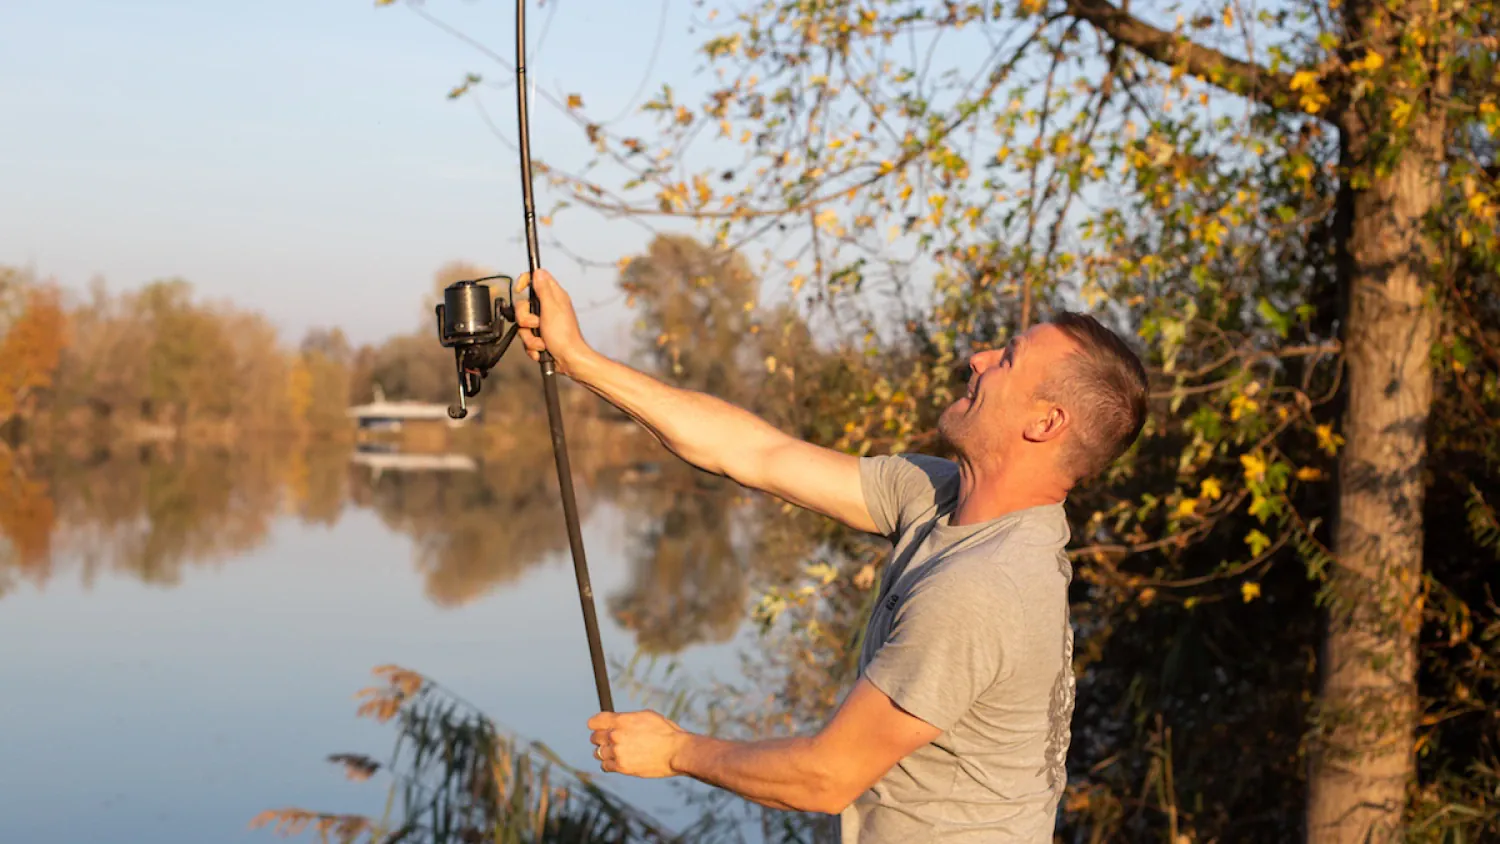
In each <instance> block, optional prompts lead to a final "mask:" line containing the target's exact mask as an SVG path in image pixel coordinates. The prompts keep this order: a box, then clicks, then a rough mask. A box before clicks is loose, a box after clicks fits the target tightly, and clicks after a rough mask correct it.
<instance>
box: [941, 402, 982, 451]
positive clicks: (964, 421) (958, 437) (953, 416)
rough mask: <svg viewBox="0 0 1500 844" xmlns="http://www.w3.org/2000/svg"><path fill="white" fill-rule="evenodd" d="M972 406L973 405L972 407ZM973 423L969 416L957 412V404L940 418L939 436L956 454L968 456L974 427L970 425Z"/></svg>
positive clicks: (952, 405) (950, 407) (950, 406)
mask: <svg viewBox="0 0 1500 844" xmlns="http://www.w3.org/2000/svg"><path fill="white" fill-rule="evenodd" d="M972 406H973V405H972V403H971V404H970V407H972ZM971 421H972V420H970V419H968V418H967V414H964V413H960V412H959V411H958V410H957V404H956V403H955V404H951V405H949V406H948V409H947V410H944V411H943V415H942V416H939V417H938V423H937V431H938V436H939V437H941V438H942V439H943V441H944V442H946V443H947V444H948V446H949V447H950V448H952V449H953V450H954V451H955V452H957V453H959V454H961V455H965V456H967V455H968V453H969V450H968V448H967V447H966V446H967V445H968V442H969V436H968V435H969V434H970V433H971V432H970V428H971V427H972V426H971V425H970V424H969V423H970V422H971Z"/></svg>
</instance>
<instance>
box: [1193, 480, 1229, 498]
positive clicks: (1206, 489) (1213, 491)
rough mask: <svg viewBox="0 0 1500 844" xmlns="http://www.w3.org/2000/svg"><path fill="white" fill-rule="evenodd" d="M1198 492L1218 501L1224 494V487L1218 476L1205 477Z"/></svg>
mask: <svg viewBox="0 0 1500 844" xmlns="http://www.w3.org/2000/svg"><path fill="white" fill-rule="evenodd" d="M1198 494H1199V495H1201V496H1203V497H1204V498H1207V499H1209V500H1210V501H1218V500H1219V499H1220V498H1221V497H1222V496H1223V495H1224V488H1223V487H1222V486H1220V485H1219V479H1218V478H1204V479H1203V483H1202V484H1200V485H1199V486H1198Z"/></svg>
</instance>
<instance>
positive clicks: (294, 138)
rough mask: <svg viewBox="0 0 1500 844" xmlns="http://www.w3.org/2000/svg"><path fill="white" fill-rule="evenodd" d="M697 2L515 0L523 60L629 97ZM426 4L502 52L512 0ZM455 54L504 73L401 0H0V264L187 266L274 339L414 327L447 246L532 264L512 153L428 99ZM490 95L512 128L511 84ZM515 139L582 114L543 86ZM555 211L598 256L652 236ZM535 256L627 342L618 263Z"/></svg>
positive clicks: (606, 340)
mask: <svg viewBox="0 0 1500 844" xmlns="http://www.w3.org/2000/svg"><path fill="white" fill-rule="evenodd" d="M690 5H691V4H690V3H689V2H688V0H675V1H674V0H665V2H657V0H649V2H648V0H630V2H626V1H625V0H548V2H546V3H545V4H542V5H538V4H537V3H536V2H535V0H533V2H531V3H530V4H529V18H528V27H527V28H528V34H529V35H530V39H531V40H530V43H531V44H532V50H533V56H532V58H531V62H530V65H529V67H528V71H529V73H530V74H531V75H532V77H533V82H534V84H535V85H536V86H538V87H541V88H546V89H548V90H551V91H553V92H555V93H557V94H559V95H565V94H567V93H579V94H581V95H582V96H583V97H584V100H585V102H586V103H587V104H588V105H589V107H590V112H591V113H598V114H602V115H604V116H609V115H612V114H614V113H616V112H618V111H619V110H620V109H624V108H626V107H628V106H630V105H631V104H632V103H635V104H638V103H639V101H640V98H639V97H636V96H634V95H635V94H636V93H637V92H638V90H639V89H640V86H641V85H642V83H643V82H644V81H646V80H649V82H648V84H647V88H646V90H647V91H648V93H649V91H651V90H654V89H656V88H657V87H659V83H660V82H661V81H663V80H666V81H670V82H672V83H673V84H674V87H683V84H684V83H685V82H686V83H689V84H690V83H691V80H692V79H693V78H694V76H695V72H696V70H697V69H699V68H700V67H701V62H700V61H699V59H698V58H697V57H695V55H694V51H695V50H696V48H697V46H698V45H699V44H700V43H701V42H702V41H703V40H704V38H705V35H704V34H703V33H702V32H698V33H691V32H690V31H689V29H690V23H691V21H690V15H691V13H692V11H693V10H692V9H691V8H690ZM422 8H423V9H425V10H426V11H427V12H429V13H430V14H432V15H434V16H436V17H438V18H441V19H442V20H443V21H445V22H447V23H449V24H451V25H452V26H454V27H456V28H457V29H459V30H461V31H462V32H464V33H466V34H468V35H471V36H473V37H475V38H477V39H479V40H481V41H484V42H485V43H486V44H487V45H488V46H489V47H491V48H492V49H494V50H495V51H496V52H498V53H500V54H501V55H503V56H505V57H507V58H509V57H510V56H512V55H513V53H514V28H513V25H514V21H513V15H514V5H513V4H512V3H511V2H509V0H427V2H426V3H425V4H424V5H423V6H422ZM554 8H556V12H555V13H553V12H552V10H553V9H554ZM549 16H550V17H551V20H550V23H549V22H548V18H549ZM659 29H660V31H661V32H663V33H664V37H663V38H662V39H661V48H660V50H659V51H657V53H656V57H655V59H654V62H653V59H652V54H653V51H652V47H653V45H654V44H655V43H657V39H658V31H659ZM469 72H478V73H481V74H484V75H485V76H486V77H487V78H488V79H493V80H496V81H501V82H503V81H508V80H509V79H511V78H513V76H512V75H511V74H510V73H508V72H507V71H506V70H505V69H504V68H501V67H500V66H498V65H496V64H495V63H494V62H493V61H492V60H490V59H488V58H485V57H484V56H483V55H482V54H481V53H479V52H478V51H476V50H475V49H473V48H472V47H470V46H468V45H466V44H464V43H463V42H462V41H460V40H458V39H456V38H454V37H453V36H452V35H450V34H447V33H445V32H443V31H442V30H440V29H439V28H437V27H434V26H433V25H432V24H430V23H429V22H427V21H425V20H423V19H422V18H421V17H420V16H419V15H418V14H416V13H414V12H413V11H412V10H411V9H409V8H406V7H403V6H401V5H399V4H398V5H396V6H390V7H380V8H377V7H376V6H375V4H374V2H373V0H314V2H309V0H238V2H229V0H218V1H217V2H203V0H196V2H190V1H189V0H129V2H120V0H5V2H3V3H0V115H3V118H0V119H3V124H0V125H3V127H4V128H3V129H0V264H9V265H13V266H22V267H29V268H31V269H33V270H35V271H36V272H37V273H38V274H39V275H41V276H42V277H52V278H55V279H56V280H57V281H58V282H60V283H61V284H62V285H63V286H65V287H67V288H69V289H72V290H78V291H82V290H84V289H86V288H87V286H88V285H89V284H90V283H91V282H92V281H93V280H94V279H103V280H104V282H105V284H106V285H107V286H108V288H109V289H110V290H114V291H119V290H126V289H132V288H135V287H138V286H140V285H143V284H145V283H148V282H150V281H152V280H155V279H164V278H173V277H176V278H183V279H186V280H188V281H190V282H191V283H192V284H193V287H194V289H195V290H196V291H197V292H198V295H199V296H200V297H202V298H204V299H209V300H228V301H231V302H233V303H234V304H236V305H237V306H239V307H243V308H248V309H253V310H256V311H260V312H262V313H264V314H266V315H267V316H268V317H269V318H270V319H271V320H272V321H273V322H274V323H275V324H276V325H277V326H278V327H279V328H280V329H281V331H282V336H283V338H284V339H285V340H286V341H287V342H289V343H295V342H296V341H297V340H298V339H300V337H301V336H302V335H303V333H304V332H305V331H306V330H307V329H308V328H310V327H314V326H324V325H337V326H339V327H341V328H343V329H344V330H345V332H346V333H347V334H348V335H349V336H350V337H351V339H353V340H354V341H356V342H372V343H373V342H379V341H380V340H381V339H383V338H385V337H387V336H389V335H391V334H394V333H398V332H405V331H410V330H412V329H413V328H420V327H424V326H428V325H430V324H431V322H432V319H431V317H430V315H429V313H428V312H427V311H426V310H425V309H424V305H423V302H424V297H425V295H426V294H427V293H428V291H429V290H430V289H431V286H432V276H433V274H434V272H435V271H436V270H437V269H438V267H440V266H441V265H442V264H443V263H445V262H447V261H451V260H465V261H470V262H474V263H477V264H481V265H484V266H487V267H491V268H494V269H497V270H500V271H508V272H513V273H517V274H519V273H520V272H524V271H525V269H526V253H525V245H524V240H523V239H522V236H521V231H522V230H521V219H522V215H521V208H522V203H521V195H520V187H519V186H520V178H519V166H518V164H517V161H516V158H515V154H514V153H513V152H512V151H511V150H510V149H508V148H507V147H506V146H505V145H504V144H503V143H501V142H500V141H499V140H497V139H496V138H495V136H494V134H492V131H491V129H490V128H489V127H488V126H487V125H486V123H485V122H484V120H483V119H482V117H481V115H480V114H479V112H478V111H477V110H476V109H475V108H474V107H473V106H472V104H470V103H468V102H466V101H464V100H459V101H450V100H448V99H447V97H446V94H447V92H448V90H449V89H450V88H452V87H453V86H454V85H455V84H457V83H458V82H460V81H461V80H462V79H463V77H464V75H465V74H466V73H469ZM484 96H485V100H484V102H485V103H486V105H487V108H488V110H489V112H490V114H491V115H492V116H493V117H494V118H495V121H496V123H497V125H498V127H499V129H500V130H501V131H503V132H504V133H505V134H507V135H508V136H509V137H512V138H514V137H515V112H514V108H515V101H514V89H513V88H507V89H505V90H494V91H489V92H487V93H485V94H484ZM531 138H532V148H533V155H534V157H535V158H537V159H538V160H547V161H551V162H553V163H556V164H558V165H561V166H564V167H568V166H570V165H571V166H577V165H579V164H581V163H582V162H583V161H584V160H585V159H586V149H585V147H584V145H583V141H582V139H581V137H580V133H579V132H578V130H577V129H576V128H575V127H574V126H573V124H572V123H571V122H568V121H567V120H566V119H565V118H563V117H561V115H559V114H558V112H557V111H556V110H555V109H554V108H553V107H552V106H550V105H547V104H546V103H544V102H542V98H541V97H534V98H533V101H532V130H531ZM537 185H538V191H539V194H538V207H539V208H545V206H546V205H547V204H548V202H547V197H548V194H547V192H546V187H545V184H544V183H543V181H542V180H540V179H539V180H538V181H537ZM557 228H558V231H557V232H556V234H557V236H559V237H561V238H563V239H564V240H565V241H566V242H567V243H568V244H569V245H570V248H572V249H574V250H575V251H578V252H580V253H582V254H585V255H587V256H588V257H589V258H592V259H596V260H601V261H607V262H613V261H614V260H616V259H618V258H619V257H621V256H623V255H627V254H632V253H634V252H638V251H639V250H641V249H642V248H643V247H644V246H645V244H646V242H647V239H648V238H649V236H650V235H649V233H648V232H646V231H644V230H643V229H642V228H640V227H639V226H636V225H634V224H632V223H631V222H629V221H625V220H607V219H604V218H602V217H599V216H597V215H591V214H587V213H583V212H579V213H572V212H569V213H568V214H566V215H565V216H563V217H560V218H559V220H558V223H557ZM542 264H543V266H546V267H548V268H550V269H552V270H553V271H554V273H556V274H557V275H558V276H559V277H560V278H561V279H562V281H563V284H564V286H565V287H567V288H568V290H569V291H570V293H572V295H573V298H574V300H575V302H576V303H577V304H578V306H579V308H580V310H581V312H582V320H583V323H584V328H585V333H586V334H587V335H588V336H589V337H590V339H591V340H593V341H594V342H595V343H596V344H597V345H600V346H601V347H603V348H606V349H618V348H621V347H622V345H621V344H622V342H623V340H624V333H625V331H626V330H628V321H629V320H628V314H627V313H626V312H624V311H623V307H624V306H623V299H622V298H620V297H619V296H618V295H617V291H616V290H615V288H614V283H615V274H614V272H612V271H608V270H602V269H583V268H580V267H578V266H577V265H576V264H574V263H572V262H571V261H569V260H566V259H565V258H564V256H563V255H561V254H560V253H558V254H553V255H549V254H548V252H547V249H546V247H545V246H544V247H543V250H542Z"/></svg>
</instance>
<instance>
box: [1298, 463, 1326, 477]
mask: <svg viewBox="0 0 1500 844" xmlns="http://www.w3.org/2000/svg"><path fill="white" fill-rule="evenodd" d="M1322 479H1323V470H1322V469H1318V468H1315V467H1313V466H1303V467H1302V468H1301V469H1298V470H1297V480H1299V481H1321V480H1322Z"/></svg>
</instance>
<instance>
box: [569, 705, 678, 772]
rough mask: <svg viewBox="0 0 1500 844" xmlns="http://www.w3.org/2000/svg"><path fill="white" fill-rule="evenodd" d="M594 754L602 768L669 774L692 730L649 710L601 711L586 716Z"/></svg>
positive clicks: (673, 768) (674, 768)
mask: <svg viewBox="0 0 1500 844" xmlns="http://www.w3.org/2000/svg"><path fill="white" fill-rule="evenodd" d="M588 726H589V729H591V730H593V731H594V732H593V735H592V736H590V738H589V741H591V742H593V744H594V758H595V759H598V760H599V768H600V770H603V771H608V772H611V773H619V774H629V775H630V776H633V777H645V778H648V779H654V778H658V777H670V776H674V775H676V774H678V773H681V771H680V770H678V768H677V767H676V765H675V762H676V761H677V760H678V756H679V754H680V753H681V752H682V749H683V748H684V747H686V745H687V743H688V742H689V741H691V740H692V734H691V733H689V732H688V731H686V730H684V729H682V728H681V727H679V726H677V725H676V724H674V723H672V722H671V721H669V720H667V719H666V718H664V717H662V716H661V715H658V714H657V713H655V712H651V711H649V710H646V711H642V712H624V713H614V712H601V713H599V714H598V715H595V716H594V717H592V718H590V719H589V722H588Z"/></svg>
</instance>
